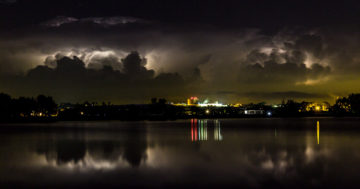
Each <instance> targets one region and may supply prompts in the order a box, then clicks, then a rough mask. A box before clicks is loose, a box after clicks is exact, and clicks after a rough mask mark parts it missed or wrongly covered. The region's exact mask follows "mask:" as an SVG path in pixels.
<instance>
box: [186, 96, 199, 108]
mask: <svg viewBox="0 0 360 189" xmlns="http://www.w3.org/2000/svg"><path fill="white" fill-rule="evenodd" d="M198 102H199V99H198V97H196V96H192V97H190V98H188V99H187V105H189V106H191V105H196V104H197V103H198Z"/></svg>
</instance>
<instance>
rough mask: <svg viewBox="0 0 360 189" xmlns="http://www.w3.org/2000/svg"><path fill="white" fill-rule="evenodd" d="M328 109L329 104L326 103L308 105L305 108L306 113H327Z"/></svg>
mask: <svg viewBox="0 0 360 189" xmlns="http://www.w3.org/2000/svg"><path fill="white" fill-rule="evenodd" d="M329 109H330V104H329V103H328V102H323V103H316V102H315V103H309V104H308V105H307V106H306V109H305V110H306V111H307V112H328V111H329Z"/></svg>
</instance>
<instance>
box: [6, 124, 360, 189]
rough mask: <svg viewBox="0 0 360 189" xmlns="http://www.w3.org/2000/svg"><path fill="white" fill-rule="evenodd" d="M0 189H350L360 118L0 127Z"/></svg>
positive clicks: (359, 167)
mask: <svg viewBox="0 0 360 189" xmlns="http://www.w3.org/2000/svg"><path fill="white" fill-rule="evenodd" d="M0 131H1V134H0V139H1V143H0V188H4V187H12V186H17V187H19V186H20V187H24V188H29V187H51V188H54V187H74V186H78V185H80V186H82V187H84V188H85V187H86V188H88V187H94V186H97V187H104V186H106V187H146V188H150V187H164V188H174V187H179V188H182V187H185V186H186V187H207V188H209V187H217V188H219V187H230V186H231V187H232V186H245V187H277V188H287V187H295V188H303V187H338V188H345V187H356V186H357V185H358V184H360V119H357V118H303V119H275V118H274V119H237V120H182V121H174V122H60V123H51V124H24V125H2V126H1V127H0Z"/></svg>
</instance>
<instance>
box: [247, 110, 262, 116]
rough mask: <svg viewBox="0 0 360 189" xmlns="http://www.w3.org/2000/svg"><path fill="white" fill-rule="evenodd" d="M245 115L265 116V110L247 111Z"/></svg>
mask: <svg viewBox="0 0 360 189" xmlns="http://www.w3.org/2000/svg"><path fill="white" fill-rule="evenodd" d="M244 114H245V115H264V114H265V110H245V111H244Z"/></svg>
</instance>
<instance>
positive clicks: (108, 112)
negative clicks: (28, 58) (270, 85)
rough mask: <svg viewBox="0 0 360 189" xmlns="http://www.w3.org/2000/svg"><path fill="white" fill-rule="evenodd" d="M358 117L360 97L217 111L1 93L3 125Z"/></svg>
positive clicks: (229, 107)
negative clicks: (108, 121)
mask: <svg viewBox="0 0 360 189" xmlns="http://www.w3.org/2000/svg"><path fill="white" fill-rule="evenodd" d="M358 116H360V94H350V95H349V96H348V97H342V98H338V99H337V100H336V102H335V104H334V105H332V106H331V105H330V104H329V103H326V102H325V103H321V104H318V105H316V103H315V105H314V103H313V102H304V101H303V102H296V101H294V100H287V101H283V102H282V103H281V104H277V105H268V104H266V103H257V104H253V103H250V104H245V105H240V106H239V105H236V106H234V105H226V106H221V107H216V106H210V105H209V106H197V105H196V104H192V105H182V106H177V105H174V104H171V103H168V102H167V101H166V99H162V98H160V99H157V98H153V99H151V101H150V103H149V104H130V105H113V104H111V103H110V102H108V103H105V102H103V103H102V104H98V103H96V102H92V103H90V102H84V103H81V104H80V103H78V104H71V103H62V104H56V103H55V101H54V100H53V98H52V97H50V96H45V95H39V96H37V97H36V98H28V97H19V98H12V97H11V96H10V95H7V94H5V93H0V123H1V122H2V123H16V122H19V123H24V122H25V123H26V122H56V121H96V120H119V121H141V120H154V121H156V120H159V121H161V120H164V121H165V120H177V119H191V118H198V119H207V118H209V119H211V118H264V117H279V118H281V117H358Z"/></svg>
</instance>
